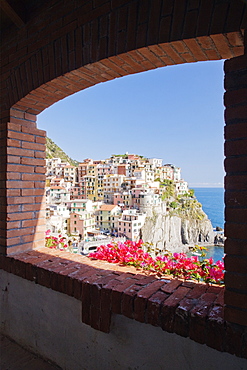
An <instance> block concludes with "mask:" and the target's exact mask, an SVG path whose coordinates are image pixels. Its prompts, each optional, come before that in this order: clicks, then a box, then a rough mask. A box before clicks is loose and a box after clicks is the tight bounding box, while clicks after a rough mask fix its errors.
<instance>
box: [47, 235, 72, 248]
mask: <svg viewBox="0 0 247 370" xmlns="http://www.w3.org/2000/svg"><path fill="white" fill-rule="evenodd" d="M50 233H51V230H47V231H46V232H45V234H46V237H45V246H46V247H47V248H51V249H59V250H61V251H63V250H68V245H67V244H66V243H65V241H66V239H65V237H62V235H58V237H56V236H52V235H51V234H50Z"/></svg>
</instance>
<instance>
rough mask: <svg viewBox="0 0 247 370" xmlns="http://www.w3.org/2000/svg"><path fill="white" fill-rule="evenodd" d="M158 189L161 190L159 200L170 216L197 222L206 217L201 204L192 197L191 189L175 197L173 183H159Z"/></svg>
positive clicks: (165, 181)
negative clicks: (163, 203) (164, 204)
mask: <svg viewBox="0 0 247 370" xmlns="http://www.w3.org/2000/svg"><path fill="white" fill-rule="evenodd" d="M159 181H160V180H159ZM160 187H161V188H162V190H163V191H162V196H161V199H162V201H163V202H166V204H167V207H168V208H169V210H170V211H169V213H170V215H171V216H179V217H181V218H192V219H197V220H203V219H204V218H205V217H206V216H205V213H204V212H203V210H202V205H201V203H199V202H198V200H197V199H196V197H195V195H194V190H193V189H190V190H189V191H188V193H186V194H183V195H176V187H175V184H174V181H173V180H168V179H167V180H164V181H162V182H161V181H160Z"/></svg>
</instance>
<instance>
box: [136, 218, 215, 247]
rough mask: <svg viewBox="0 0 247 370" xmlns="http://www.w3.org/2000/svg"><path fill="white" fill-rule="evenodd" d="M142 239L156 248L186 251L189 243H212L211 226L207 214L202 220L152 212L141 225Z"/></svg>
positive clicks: (212, 233)
mask: <svg viewBox="0 0 247 370" xmlns="http://www.w3.org/2000/svg"><path fill="white" fill-rule="evenodd" d="M142 239H143V241H144V242H148V243H152V244H153V247H154V248H155V249H156V250H159V251H163V250H164V249H167V250H169V251H171V252H182V251H187V250H188V247H189V246H190V245H193V246H194V245H195V244H199V243H210V244H214V232H213V227H212V224H211V222H210V220H208V218H207V216H206V215H205V218H204V219H203V220H199V219H193V218H190V219H186V218H182V217H178V216H170V215H168V214H163V213H153V215H152V216H148V217H147V218H146V221H145V224H144V226H143V227H142Z"/></svg>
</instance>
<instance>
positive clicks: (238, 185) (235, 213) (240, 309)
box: [224, 55, 247, 326]
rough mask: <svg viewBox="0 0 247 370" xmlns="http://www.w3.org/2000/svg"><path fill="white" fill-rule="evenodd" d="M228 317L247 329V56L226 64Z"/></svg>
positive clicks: (226, 259) (231, 60)
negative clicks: (242, 324)
mask: <svg viewBox="0 0 247 370" xmlns="http://www.w3.org/2000/svg"><path fill="white" fill-rule="evenodd" d="M225 89H226V93H225V96H224V101H225V106H226V110H225V123H226V126H225V156H226V159H225V170H226V177H225V207H226V208H225V218H226V224H225V235H226V236H227V240H226V242H225V252H226V257H225V267H226V273H225V283H226V292H225V304H226V309H225V317H226V319H227V320H229V321H233V322H238V323H245V325H246V326H247V55H245V56H240V57H238V58H234V59H230V60H228V61H226V62H225Z"/></svg>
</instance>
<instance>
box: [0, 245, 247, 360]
mask: <svg viewBox="0 0 247 370" xmlns="http://www.w3.org/2000/svg"><path fill="white" fill-rule="evenodd" d="M0 268H2V269H3V270H5V271H7V272H10V273H12V274H14V275H17V276H20V277H22V278H24V279H27V280H30V281H34V282H35V283H37V284H39V285H42V286H45V287H47V288H50V289H53V290H55V291H58V292H61V293H64V294H67V295H69V296H71V297H74V298H76V299H79V300H81V301H82V322H83V323H85V324H88V325H90V326H91V327H92V328H94V329H97V330H101V331H103V332H106V333H107V332H109V331H110V324H111V314H112V313H116V314H122V315H124V316H126V317H128V318H130V319H135V320H137V321H139V322H143V323H146V324H151V325H154V326H158V327H161V328H162V329H163V330H165V331H167V332H170V333H176V334H178V335H181V336H183V337H189V338H190V339H192V340H194V341H196V342H198V343H201V344H206V345H208V346H209V347H211V348H214V349H216V350H218V351H224V352H228V353H231V354H235V355H236V356H239V357H243V358H247V328H246V327H244V326H240V325H237V324H231V323H228V322H226V321H224V319H223V313H224V287H219V286H216V285H209V284H205V283H196V282H191V281H183V280H181V279H174V278H171V277H169V276H168V277H163V278H162V279H159V278H157V277H156V276H155V275H145V274H144V273H142V272H138V271H137V270H136V269H135V268H133V267H129V266H125V267H123V266H118V265H115V264H110V263H108V262H103V261H95V260H90V259H89V258H87V257H85V256H80V255H75V254H71V253H68V252H64V251H58V250H52V249H48V248H41V249H38V250H32V251H27V252H23V253H18V254H13V255H9V256H3V255H0Z"/></svg>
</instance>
